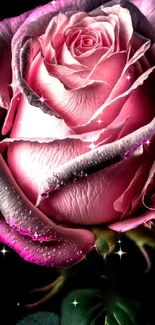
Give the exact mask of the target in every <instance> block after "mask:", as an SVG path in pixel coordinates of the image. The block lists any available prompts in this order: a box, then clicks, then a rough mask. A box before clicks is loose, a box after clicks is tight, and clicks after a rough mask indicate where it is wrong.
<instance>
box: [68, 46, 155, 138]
mask: <svg viewBox="0 0 155 325" xmlns="http://www.w3.org/2000/svg"><path fill="white" fill-rule="evenodd" d="M149 47H150V42H148V43H147V44H145V46H142V48H141V49H139V51H137V52H138V53H135V54H134V56H133V57H132V58H131V59H130V61H129V62H128V64H127V65H126V66H125V69H124V70H123V72H122V75H121V77H120V79H119V80H118V82H117V83H116V85H115V87H114V88H113V90H112V91H111V93H110V95H109V97H108V98H107V100H106V102H105V103H104V104H103V105H102V106H101V107H100V108H99V109H98V110H97V111H96V112H95V113H94V115H93V116H92V117H91V119H90V120H89V121H88V122H87V123H86V124H84V125H80V126H77V127H74V128H73V130H74V131H75V132H80V133H81V132H82V131H83V130H84V132H88V131H91V130H92V129H93V127H94V124H96V121H97V119H98V118H99V117H100V118H101V120H104V121H105V124H103V127H106V126H107V125H108V124H109V123H111V122H112V121H113V119H114V118H116V117H117V116H118V115H119V114H120V112H121V109H122V107H123V106H124V104H125V102H126V100H127V99H128V96H129V95H130V94H131V93H132V92H133V91H134V90H135V89H137V88H138V87H139V86H141V85H142V84H143V83H144V81H145V80H146V79H147V78H148V77H149V75H150V74H151V73H152V72H153V71H154V69H155V66H154V67H152V68H150V69H148V70H147V71H146V72H144V73H143V74H142V75H141V76H140V77H138V78H137V76H136V72H135V70H134V66H133V65H134V63H135V61H136V60H137V59H138V58H139V57H141V55H143V54H142V51H143V50H144V49H145V50H146V49H148V48H149Z"/></svg>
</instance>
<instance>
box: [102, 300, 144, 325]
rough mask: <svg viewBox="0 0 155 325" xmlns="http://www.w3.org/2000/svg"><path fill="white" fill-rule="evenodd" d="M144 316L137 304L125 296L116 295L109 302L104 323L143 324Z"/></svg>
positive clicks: (116, 324) (107, 324)
mask: <svg viewBox="0 0 155 325" xmlns="http://www.w3.org/2000/svg"><path fill="white" fill-rule="evenodd" d="M144 324H146V322H145V321H144V317H143V315H142V311H141V309H140V307H139V305H138V304H136V303H135V302H134V301H132V300H129V299H127V298H122V297H117V298H114V299H113V300H112V301H111V303H110V308H109V311H108V313H107V315H106V318H105V323H104V325H144Z"/></svg>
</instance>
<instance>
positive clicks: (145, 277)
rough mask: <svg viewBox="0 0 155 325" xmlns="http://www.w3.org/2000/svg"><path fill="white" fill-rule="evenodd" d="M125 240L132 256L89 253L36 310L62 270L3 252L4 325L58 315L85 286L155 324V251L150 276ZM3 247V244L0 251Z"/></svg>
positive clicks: (0, 296)
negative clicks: (42, 290)
mask: <svg viewBox="0 0 155 325" xmlns="http://www.w3.org/2000/svg"><path fill="white" fill-rule="evenodd" d="M3 2H4V1H3ZM45 3H47V1H41V0H40V1H39V0H38V1H34V0H33V1H31V2H30V3H28V2H26V1H24V2H23V1H20V2H18V1H17V0H14V1H12V2H11V3H10V2H8V5H7V3H6V7H2V5H1V10H0V20H2V19H4V18H7V17H13V16H17V15H20V14H21V13H23V12H25V11H27V10H30V9H33V8H35V7H36V6H38V5H41V4H42V5H43V4H45ZM122 241H123V242H122V249H123V250H124V251H125V252H128V254H125V255H123V257H122V260H121V261H120V259H119V257H118V256H117V255H115V254H112V255H111V256H110V257H109V258H108V260H107V262H106V263H105V262H103V260H102V258H101V257H99V256H98V254H97V253H95V252H94V253H91V254H89V256H88V258H87V259H86V260H85V261H83V262H82V263H79V264H78V265H77V266H76V268H75V267H73V270H72V272H71V274H72V275H71V277H70V278H69V280H68V282H67V283H66V285H65V286H64V288H63V289H62V290H61V291H60V293H59V294H58V295H57V296H56V297H55V298H53V299H52V300H50V301H49V302H47V303H45V304H42V305H40V306H39V307H37V308H35V309H27V308H26V307H25V305H26V304H28V303H33V302H35V301H36V300H38V299H39V298H40V297H41V296H42V295H40V294H36V293H31V290H32V289H34V288H36V287H41V286H44V285H46V284H49V283H50V282H52V281H53V280H54V279H55V278H56V276H57V275H58V271H57V270H53V269H50V268H46V267H39V266H37V265H33V264H30V263H27V262H25V261H24V260H23V259H21V258H20V257H19V256H18V255H17V254H16V253H15V252H13V251H12V250H11V249H10V248H8V247H7V246H5V248H6V249H8V252H7V253H6V255H5V256H3V254H2V253H0V300H1V301H0V324H2V325H3V324H4V325H5V324H9V325H15V324H16V323H17V321H18V320H20V319H22V318H23V317H24V316H25V315H27V314H29V313H32V312H35V311H38V310H39V311H40V310H41V311H43V310H48V311H52V312H56V313H57V312H59V310H60V306H61V302H62V300H63V297H64V296H65V295H66V294H67V293H68V292H70V291H71V290H73V289H76V288H82V287H83V288H100V289H102V290H103V291H105V292H114V293H117V294H121V295H124V296H128V297H131V298H132V299H135V300H137V301H138V302H140V303H141V305H142V309H143V311H144V314H145V316H146V318H147V321H148V324H149V325H154V324H155V317H154V314H155V313H154V309H155V298H154V295H155V252H154V251H153V250H151V249H149V248H148V252H149V255H150V258H151V261H152V267H151V270H150V272H149V273H145V269H146V264H145V260H144V258H143V256H142V255H141V254H140V252H139V251H138V248H137V247H136V246H135V245H134V244H133V243H132V242H130V241H129V240H126V239H125V238H124V237H122ZM3 246H4V245H0V249H2V248H3ZM117 249H119V245H118V247H117ZM102 275H105V276H106V278H104V277H102ZM146 325H147V322H146Z"/></svg>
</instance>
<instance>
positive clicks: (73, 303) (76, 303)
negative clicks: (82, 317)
mask: <svg viewBox="0 0 155 325" xmlns="http://www.w3.org/2000/svg"><path fill="white" fill-rule="evenodd" d="M78 304H79V302H78V301H77V300H76V299H74V301H72V305H74V307H76V306H77V305H78Z"/></svg>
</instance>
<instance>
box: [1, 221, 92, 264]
mask: <svg viewBox="0 0 155 325" xmlns="http://www.w3.org/2000/svg"><path fill="white" fill-rule="evenodd" d="M64 231H65V229H64ZM0 242H2V243H5V244H7V245H8V246H9V247H11V248H12V249H14V250H15V251H16V252H17V253H18V254H19V255H20V256H21V257H22V258H24V259H25V260H26V261H28V262H31V263H35V264H38V265H44V266H48V267H57V268H59V267H68V266H70V265H72V264H74V263H76V262H78V261H80V260H81V259H82V258H83V257H84V256H85V255H86V254H87V253H88V252H89V250H90V249H91V248H92V247H93V245H94V242H95V238H94V235H93V234H92V233H91V232H90V231H87V230H83V229H80V230H79V229H77V230H73V231H72V229H68V233H67V234H65V236H64V237H63V238H62V239H61V240H60V241H58V242H46V243H45V242H42V243H40V242H38V241H33V240H32V239H31V238H29V237H27V236H23V235H21V234H19V233H18V232H17V231H13V230H12V229H11V228H10V227H9V225H8V224H7V223H6V222H5V220H4V219H2V218H0Z"/></svg>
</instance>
